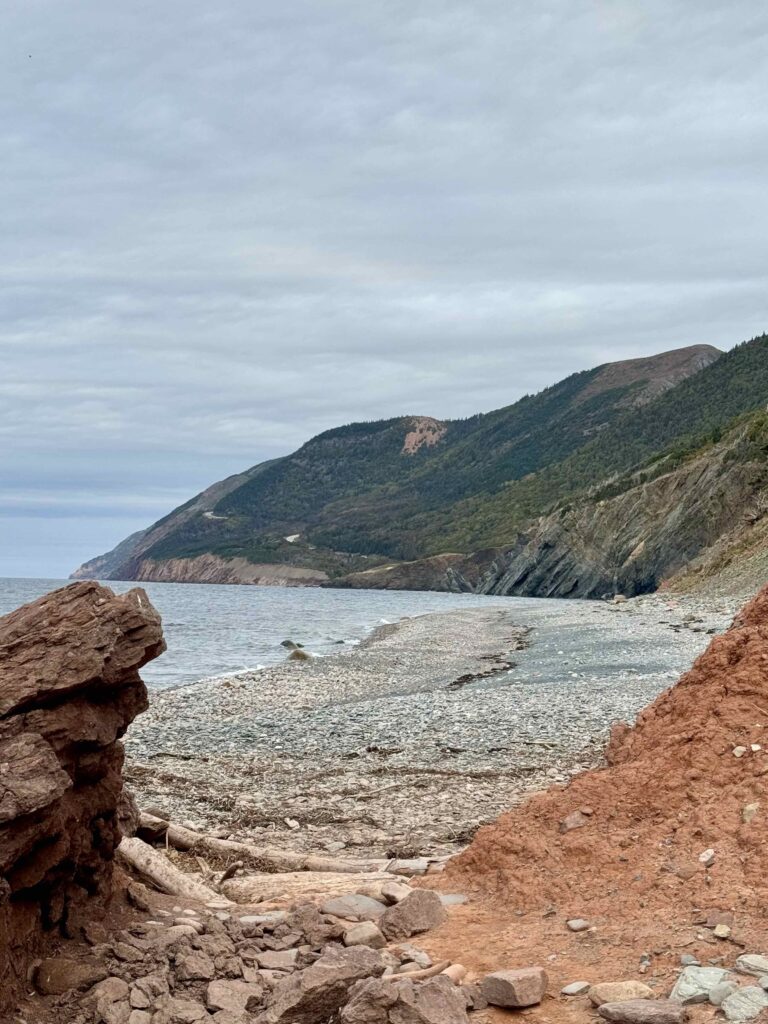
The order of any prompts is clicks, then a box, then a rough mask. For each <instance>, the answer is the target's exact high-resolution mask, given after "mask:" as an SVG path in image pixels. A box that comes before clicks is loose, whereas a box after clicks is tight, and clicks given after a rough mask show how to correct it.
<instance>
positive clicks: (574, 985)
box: [560, 981, 592, 996]
mask: <svg viewBox="0 0 768 1024" xmlns="http://www.w3.org/2000/svg"><path fill="white" fill-rule="evenodd" d="M591 987H592V986H591V984H590V983H589V982H588V981H572V982H571V983H570V984H569V985H564V986H563V988H561V989H560V995H561V996H583V995H585V994H586V993H587V992H589V990H590V988H591Z"/></svg>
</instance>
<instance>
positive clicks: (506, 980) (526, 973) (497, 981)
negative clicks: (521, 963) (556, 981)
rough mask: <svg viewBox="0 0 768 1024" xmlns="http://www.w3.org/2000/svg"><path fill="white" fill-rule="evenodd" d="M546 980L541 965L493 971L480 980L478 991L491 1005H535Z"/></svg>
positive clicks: (540, 997)
mask: <svg viewBox="0 0 768 1024" xmlns="http://www.w3.org/2000/svg"><path fill="white" fill-rule="evenodd" d="M547 981H548V979H547V973H546V971H545V970H544V968H543V967H521V968H519V969H518V970H513V971H494V973H493V974H487V975H486V976H485V977H484V978H483V980H482V981H481V982H480V991H481V992H482V993H483V995H484V996H485V998H486V999H487V1000H488V1002H489V1003H490V1004H491V1006H510V1007H521V1006H536V1004H537V1003H540V1002H541V1000H542V999H543V998H544V993H545V992H546V990H547Z"/></svg>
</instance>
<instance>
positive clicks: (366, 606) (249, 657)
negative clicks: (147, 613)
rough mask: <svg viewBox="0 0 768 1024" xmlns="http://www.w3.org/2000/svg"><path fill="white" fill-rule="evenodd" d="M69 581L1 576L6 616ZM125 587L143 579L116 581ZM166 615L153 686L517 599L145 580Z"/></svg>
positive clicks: (148, 674) (323, 650)
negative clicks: (290, 646) (410, 620)
mask: <svg viewBox="0 0 768 1024" xmlns="http://www.w3.org/2000/svg"><path fill="white" fill-rule="evenodd" d="M65 585H66V580H30V579H0V615H5V614H6V613H7V612H10V611H13V610H14V608H18V606H19V605H21V604H26V603H27V602H28V601H33V600H34V599H35V598H37V597H40V596H41V595H42V594H45V593H47V592H48V591H49V590H55V589H57V588H58V587H62V586H65ZM107 586H109V587H111V588H112V589H113V590H115V591H117V592H118V593H124V592H125V591H126V590H130V589H131V587H134V586H136V584H135V583H116V582H114V581H113V582H110V583H108V584H107ZM143 586H144V589H145V590H146V591H147V593H148V594H149V596H150V598H151V600H152V602H153V604H154V605H155V607H156V608H157V610H158V611H159V612H160V614H161V615H162V617H163V630H164V632H165V639H166V642H167V644H168V651H167V652H166V653H165V654H164V655H162V657H160V658H158V659H157V660H156V661H153V662H151V663H150V664H149V665H147V667H146V668H145V669H144V671H143V672H142V675H143V677H144V679H145V681H146V682H147V684H148V685H150V686H154V687H158V688H162V687H168V686H178V685H179V684H181V683H189V682H193V681H195V680H197V679H204V678H206V677H209V676H218V675H226V674H227V673H230V672H240V671H242V670H243V669H247V668H256V667H257V666H259V665H272V664H275V663H276V662H279V661H284V660H285V657H286V651H285V648H283V647H281V646H280V641H281V640H294V641H296V642H297V643H301V644H304V645H305V647H306V648H307V650H308V651H311V652H313V653H314V654H330V653H333V652H336V651H338V650H339V649H340V645H339V643H338V641H339V640H343V641H344V642H345V643H347V644H354V643H356V642H357V641H359V640H361V639H362V638H363V637H365V636H366V635H367V634H368V633H369V632H370V631H371V630H372V629H373V628H374V627H375V626H378V625H380V624H381V623H383V622H397V620H398V619H401V618H404V617H405V616H409V615H422V614H424V613H425V612H436V611H447V610H449V609H451V608H467V607H477V606H479V605H485V606H487V605H489V604H496V605H499V604H506V603H508V601H509V600H510V599H509V598H501V597H476V596H475V595H473V594H437V593H413V592H410V591H386V590H320V589H318V588H302V587H237V586H216V585H199V584H194V583H145V584H143Z"/></svg>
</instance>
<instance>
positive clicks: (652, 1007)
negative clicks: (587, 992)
mask: <svg viewBox="0 0 768 1024" xmlns="http://www.w3.org/2000/svg"><path fill="white" fill-rule="evenodd" d="M597 1012H598V1013H599V1014H600V1016H601V1017H602V1018H603V1020H607V1021H610V1022H611V1024H684V1022H685V1021H686V1020H687V1019H688V1011H687V1010H686V1009H685V1007H684V1006H683V1005H682V1004H681V1003H676V1002H674V1001H673V1000H671V999H625V1000H623V1001H622V1002H620V1003H603V1005H602V1006H601V1007H600V1008H599V1009H598V1011H597Z"/></svg>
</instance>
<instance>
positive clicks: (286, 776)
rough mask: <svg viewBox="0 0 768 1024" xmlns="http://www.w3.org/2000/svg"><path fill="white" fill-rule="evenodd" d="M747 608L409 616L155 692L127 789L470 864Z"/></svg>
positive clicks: (305, 834) (243, 822)
mask: <svg viewBox="0 0 768 1024" xmlns="http://www.w3.org/2000/svg"><path fill="white" fill-rule="evenodd" d="M733 610H734V609H732V608H729V607H727V606H723V604H722V601H720V602H714V603H713V602H712V601H702V600H694V599H681V598H679V597H678V596H677V595H675V596H668V595H664V596H659V595H653V596H651V597H644V598H636V599H633V600H631V601H627V602H625V603H623V604H618V605H608V604H605V603H602V602H583V601H578V602H575V601H574V602H565V601H552V602H546V603H544V602H541V603H537V605H536V606H535V607H534V606H527V607H525V606H523V605H521V604H518V603H517V602H515V601H510V603H509V605H508V606H498V605H493V606H491V607H488V608H482V609H480V608H473V609H459V610H452V611H445V612H430V613H426V614H424V615H419V616H415V617H412V618H405V619H402V620H400V621H399V622H396V623H389V624H386V625H380V626H378V627H376V628H375V629H374V630H373V631H372V632H371V633H370V634H369V635H368V636H367V637H366V638H364V639H363V640H361V641H360V642H359V643H358V644H356V645H355V646H354V647H348V648H346V649H345V650H342V651H340V652H338V654H332V655H327V656H325V657H320V658H314V659H312V660H310V661H307V662H301V661H295V662H291V661H287V662H285V663H281V664H279V665H277V666H270V667H267V668H264V669H261V670H258V671H251V672H244V673H238V674H235V675H232V676H227V677H219V678H216V679H211V680H208V681H205V682H203V681H201V682H197V683H189V684H185V685H183V686H180V687H177V688H174V689H172V690H165V691H154V692H153V693H152V696H151V700H152V704H151V707H150V710H149V711H148V712H147V713H146V714H144V715H143V716H141V718H140V719H139V720H137V722H136V723H135V724H134V725H133V727H132V728H131V730H130V731H129V734H128V737H127V742H126V749H127V753H128V759H127V764H126V777H127V779H128V782H129V785H130V787H131V788H132V789H133V790H134V791H135V792H136V793H137V796H138V798H139V801H140V803H141V804H142V806H144V807H145V808H155V809H157V810H160V811H162V812H163V814H164V815H166V816H168V817H170V818H172V819H174V820H177V821H186V822H188V823H189V824H190V825H192V826H195V827H198V828H204V829H206V830H208V831H210V830H211V829H214V830H215V829H218V830H220V832H221V834H222V835H227V836H228V835H230V834H231V835H235V836H237V837H242V838H246V837H247V838H250V839H253V840H266V839H269V841H270V842H275V841H279V843H280V844H282V845H284V846H285V847H286V848H290V849H294V850H297V851H309V850H322V849H328V850H331V851H332V852H337V851H338V850H340V849H342V848H346V849H347V850H348V851H349V852H350V853H352V852H358V853H364V854H365V855H375V856H389V855H393V856H409V855H417V854H420V853H423V852H427V851H429V852H431V853H433V854H448V853H452V852H455V850H456V849H457V848H459V847H460V846H461V845H463V844H464V843H465V842H466V841H467V840H468V839H469V838H470V837H471V835H472V834H473V833H474V831H475V830H476V829H477V828H478V827H479V826H480V825H481V824H483V823H485V822H487V821H489V820H492V819H494V818H495V817H497V816H498V814H499V813H500V812H501V811H503V810H505V809H507V808H508V807H511V806H513V805H514V804H515V803H517V802H519V800H520V799H521V798H522V797H524V796H525V795H526V794H528V793H530V792H531V791H534V790H537V789H541V788H543V787H545V786H547V785H550V784H551V783H552V782H565V781H567V779H568V778H569V777H570V775H571V774H572V773H573V772H576V771H580V770H582V769H583V768H585V767H592V766H594V765H595V764H599V763H600V759H601V756H602V749H603V745H604V741H605V739H606V737H607V733H608V729H609V726H610V724H611V722H613V721H616V720H619V719H622V720H633V719H634V716H635V715H636V713H637V711H639V710H640V709H641V708H642V707H644V706H645V705H646V704H647V703H648V702H649V701H650V700H652V699H653V698H654V697H655V696H656V695H657V694H658V693H659V692H661V690H663V689H665V688H666V687H667V686H669V685H671V684H672V683H673V682H674V681H675V679H676V678H677V677H678V676H679V674H680V673H681V672H682V671H684V670H685V669H686V668H688V667H689V665H690V663H691V661H692V660H693V658H694V657H695V656H696V655H697V654H698V653H700V652H701V651H702V650H703V649H704V647H705V646H706V644H707V642H708V641H709V639H710V638H711V631H712V630H716V631H718V632H719V631H721V630H722V629H723V628H724V627H725V626H727V624H728V623H729V622H730V618H731V617H732V613H733ZM523 619H524V620H525V621H522V620H523ZM686 620H688V621H686ZM698 620H703V621H701V622H700V621H698ZM708 631H709V632H708ZM342 844H343V846H342Z"/></svg>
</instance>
